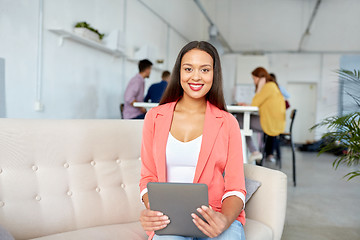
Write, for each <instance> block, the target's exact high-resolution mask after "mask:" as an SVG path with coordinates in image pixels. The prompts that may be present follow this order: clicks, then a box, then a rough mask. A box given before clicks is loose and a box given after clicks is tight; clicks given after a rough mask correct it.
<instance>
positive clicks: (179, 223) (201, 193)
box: [147, 182, 209, 238]
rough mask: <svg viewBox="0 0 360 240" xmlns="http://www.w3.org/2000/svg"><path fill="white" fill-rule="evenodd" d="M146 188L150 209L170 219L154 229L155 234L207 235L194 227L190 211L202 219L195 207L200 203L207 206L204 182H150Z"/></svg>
mask: <svg viewBox="0 0 360 240" xmlns="http://www.w3.org/2000/svg"><path fill="white" fill-rule="evenodd" d="M147 188H148V196H149V202H150V209H151V210H154V211H160V212H162V213H164V214H165V215H167V216H168V217H169V219H170V223H169V225H167V226H166V227H165V228H163V229H161V230H158V231H155V234H157V235H178V236H184V237H201V238H204V237H207V236H206V235H205V234H204V233H202V232H201V231H200V230H199V229H198V228H197V227H196V225H195V224H194V222H193V221H192V219H193V218H192V217H191V213H195V214H196V215H198V216H199V217H201V218H202V219H203V217H202V216H201V214H199V213H198V211H196V209H197V208H199V207H201V206H202V205H205V206H209V203H208V188H207V185H206V184H198V183H155V182H150V183H148V184H147ZM203 220H204V219H203Z"/></svg>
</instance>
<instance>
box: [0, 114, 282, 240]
mask: <svg viewBox="0 0 360 240" xmlns="http://www.w3.org/2000/svg"><path fill="white" fill-rule="evenodd" d="M142 123H143V122H142V121H141V120H130V121H129V120H15V119H0V225H1V226H2V227H4V228H6V229H7V230H8V231H9V232H10V233H11V234H12V235H13V236H14V237H15V239H38V240H60V239H61V240H63V239H66V240H75V239H76V240H78V239H87V240H110V239H131V240H137V239H139V240H140V239H146V234H145V232H144V231H143V230H142V228H141V226H140V224H139V222H138V218H139V214H140V211H141V210H142V209H143V205H142V204H141V202H140V199H139V187H138V182H139V177H140V160H139V157H140V144H141V132H142ZM245 174H246V175H247V176H248V177H249V178H252V179H258V180H260V181H261V182H262V186H261V187H260V188H259V190H258V191H257V192H256V193H255V194H254V195H253V197H252V198H251V199H250V201H249V202H248V203H247V207H246V212H247V216H248V219H247V224H246V225H245V232H246V236H247V239H248V240H255V239H261V240H266V239H269V240H270V239H275V240H278V239H280V238H281V233H282V228H283V225H284V219H285V208H286V176H285V175H284V174H283V173H281V172H278V171H273V170H269V169H265V168H262V167H257V166H252V165H246V166H245Z"/></svg>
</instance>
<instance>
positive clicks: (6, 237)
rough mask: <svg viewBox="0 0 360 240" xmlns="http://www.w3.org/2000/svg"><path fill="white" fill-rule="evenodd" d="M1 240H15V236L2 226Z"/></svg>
mask: <svg viewBox="0 0 360 240" xmlns="http://www.w3.org/2000/svg"><path fill="white" fill-rule="evenodd" d="M0 239H1V240H14V238H13V236H11V234H10V233H9V232H8V231H7V230H6V229H5V228H3V227H2V226H0Z"/></svg>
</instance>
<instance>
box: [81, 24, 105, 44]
mask: <svg viewBox="0 0 360 240" xmlns="http://www.w3.org/2000/svg"><path fill="white" fill-rule="evenodd" d="M74 32H75V33H77V34H79V35H81V36H82V37H85V38H89V39H91V40H94V41H97V42H100V41H101V40H102V39H103V37H104V36H105V34H102V33H100V32H99V31H98V30H97V29H95V28H93V27H91V26H90V24H88V23H87V22H78V23H76V25H75V27H74Z"/></svg>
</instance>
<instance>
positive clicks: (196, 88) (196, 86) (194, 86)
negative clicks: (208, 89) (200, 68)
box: [189, 83, 204, 92]
mask: <svg viewBox="0 0 360 240" xmlns="http://www.w3.org/2000/svg"><path fill="white" fill-rule="evenodd" d="M189 86H190V89H191V90H193V91H196V92H197V91H200V90H201V89H202V88H203V86H204V84H201V83H189Z"/></svg>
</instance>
